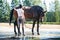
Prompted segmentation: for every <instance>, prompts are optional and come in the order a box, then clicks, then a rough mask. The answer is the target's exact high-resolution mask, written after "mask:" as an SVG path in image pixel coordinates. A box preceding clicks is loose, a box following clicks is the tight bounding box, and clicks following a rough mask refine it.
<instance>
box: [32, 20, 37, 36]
mask: <svg viewBox="0 0 60 40" xmlns="http://www.w3.org/2000/svg"><path fill="white" fill-rule="evenodd" d="M35 22H36V19H33V27H32V35H34V27H35Z"/></svg>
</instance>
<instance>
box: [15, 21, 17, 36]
mask: <svg viewBox="0 0 60 40" xmlns="http://www.w3.org/2000/svg"><path fill="white" fill-rule="evenodd" d="M16 26H17V22H16V20H15V22H14V33H15V35H17V32H16Z"/></svg>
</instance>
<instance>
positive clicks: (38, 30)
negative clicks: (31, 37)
mask: <svg viewBox="0 0 60 40" xmlns="http://www.w3.org/2000/svg"><path fill="white" fill-rule="evenodd" d="M37 34H38V35H40V34H39V19H37Z"/></svg>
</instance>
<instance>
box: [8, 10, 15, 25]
mask: <svg viewBox="0 0 60 40" xmlns="http://www.w3.org/2000/svg"><path fill="white" fill-rule="evenodd" d="M13 11H14V9H12V10H11V11H10V20H9V21H10V22H9V24H11V21H12V17H13Z"/></svg>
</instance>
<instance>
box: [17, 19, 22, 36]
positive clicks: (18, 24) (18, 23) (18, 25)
mask: <svg viewBox="0 0 60 40" xmlns="http://www.w3.org/2000/svg"><path fill="white" fill-rule="evenodd" d="M17 29H18V36H20V35H21V32H20V22H19V19H17Z"/></svg>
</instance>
